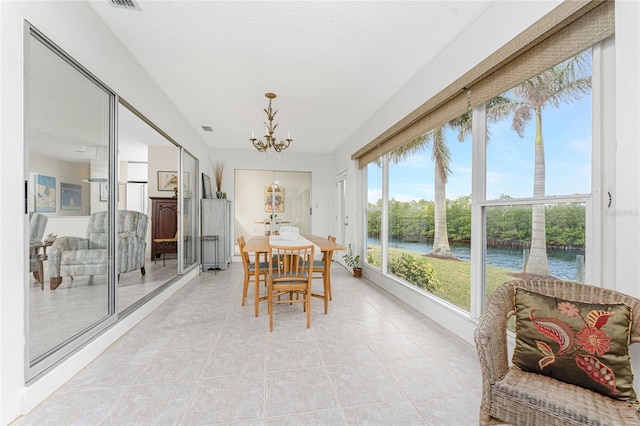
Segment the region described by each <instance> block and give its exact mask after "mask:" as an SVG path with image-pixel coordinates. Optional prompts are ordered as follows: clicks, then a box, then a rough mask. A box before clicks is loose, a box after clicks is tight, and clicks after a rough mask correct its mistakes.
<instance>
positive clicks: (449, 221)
mask: <svg viewBox="0 0 640 426" xmlns="http://www.w3.org/2000/svg"><path fill="white" fill-rule="evenodd" d="M470 134H471V113H466V114H464V115H462V116H460V117H457V118H456V119H454V120H451V121H449V122H447V123H446V124H444V125H443V126H441V127H439V128H437V129H433V130H431V131H429V132H427V133H426V134H425V135H423V136H421V137H419V138H416V139H414V140H413V141H411V142H410V143H408V144H407V145H404V146H402V147H400V148H398V149H396V150H394V151H392V152H391V153H390V154H389V198H388V211H389V215H388V216H389V226H388V229H389V232H388V235H389V243H388V257H387V271H388V272H389V273H390V274H392V275H394V276H396V277H398V278H400V279H402V280H404V281H406V282H408V283H410V284H412V285H415V286H417V287H418V288H421V289H422V290H425V291H427V292H430V293H433V294H435V295H437V296H439V297H441V298H443V299H444V300H447V301H448V302H451V303H453V304H455V305H457V306H459V307H461V308H463V309H465V310H469V307H470V288H471V275H470V268H469V260H470V244H471V138H470Z"/></svg>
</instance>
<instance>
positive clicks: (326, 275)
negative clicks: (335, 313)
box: [322, 256, 331, 314]
mask: <svg viewBox="0 0 640 426" xmlns="http://www.w3.org/2000/svg"><path fill="white" fill-rule="evenodd" d="M328 257H329V256H325V259H327V258H328ZM330 270H331V269H330V264H329V262H328V261H326V260H325V262H324V273H323V274H322V284H323V285H324V298H323V299H324V313H325V314H326V313H327V311H328V309H329V297H331V293H330V292H329V289H330V288H331V287H330V281H329V280H330V278H329V271H330Z"/></svg>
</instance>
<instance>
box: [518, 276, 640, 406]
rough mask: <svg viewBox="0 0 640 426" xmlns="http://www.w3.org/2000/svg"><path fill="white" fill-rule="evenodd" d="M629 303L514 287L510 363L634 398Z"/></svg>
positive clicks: (597, 389) (600, 391) (613, 395)
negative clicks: (582, 299)
mask: <svg viewBox="0 0 640 426" xmlns="http://www.w3.org/2000/svg"><path fill="white" fill-rule="evenodd" d="M630 326H631V309H630V308H629V306H627V305H625V304H624V303H617V304H596V303H584V302H578V301H572V300H564V299H560V298H557V297H551V296H546V295H543V294H540V293H536V292H532V291H528V290H525V289H523V288H517V289H516V347H515V350H514V352H513V364H514V365H516V366H517V367H519V368H520V369H522V370H524V371H529V372H532V373H539V374H543V375H545V376H549V377H553V378H555V379H557V380H562V381H563V382H566V383H571V384H574V385H577V386H581V387H584V388H587V389H591V390H593V391H596V392H599V393H601V394H603V395H607V396H610V397H611V398H615V399H619V400H623V401H628V402H631V403H634V404H637V403H638V401H637V396H636V393H635V391H634V390H633V372H632V371H631V359H630V357H629V333H630V331H629V330H630Z"/></svg>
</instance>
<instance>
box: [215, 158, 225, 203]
mask: <svg viewBox="0 0 640 426" xmlns="http://www.w3.org/2000/svg"><path fill="white" fill-rule="evenodd" d="M223 171H224V162H223V161H216V163H215V164H214V166H213V177H214V179H215V181H216V189H217V191H216V198H226V197H224V196H223V195H224V192H222V172H223Z"/></svg>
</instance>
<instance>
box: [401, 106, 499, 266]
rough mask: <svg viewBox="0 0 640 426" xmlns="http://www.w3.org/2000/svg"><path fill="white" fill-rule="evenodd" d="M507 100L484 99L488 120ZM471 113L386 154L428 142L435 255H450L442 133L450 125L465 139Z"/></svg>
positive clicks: (494, 118)
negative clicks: (486, 100) (430, 148)
mask: <svg viewBox="0 0 640 426" xmlns="http://www.w3.org/2000/svg"><path fill="white" fill-rule="evenodd" d="M508 103H509V100H507V99H505V98H504V97H502V96H496V97H495V98H492V99H490V100H489V101H488V102H487V112H486V114H487V120H488V121H489V122H495V121H498V120H501V119H502V118H504V117H506V116H507V115H508V114H509V110H508V109H505V108H504V106H505V105H506V104H508ZM471 118H472V113H471V111H467V112H465V113H463V114H461V115H459V116H458V117H456V118H454V119H452V120H450V121H448V122H446V123H445V124H444V125H442V126H441V127H438V128H436V129H434V130H432V131H431V132H429V133H427V134H426V135H424V136H421V137H419V138H416V139H414V140H412V141H411V142H409V143H408V144H405V145H403V146H401V147H399V148H397V149H396V150H395V151H393V152H391V153H390V154H389V158H390V160H391V161H393V162H394V163H396V164H397V163H399V162H401V161H402V160H404V159H406V158H407V157H410V156H411V155H413V154H416V153H419V152H421V151H423V150H425V149H427V147H428V146H429V145H431V147H432V150H431V159H432V160H433V162H434V164H435V177H434V178H435V179H434V207H435V214H434V216H435V217H434V227H435V229H434V235H433V248H432V251H431V253H432V254H435V255H438V256H450V255H451V248H450V246H449V237H448V235H447V196H446V184H447V181H448V180H449V176H450V175H451V168H450V167H449V164H450V162H451V151H450V150H449V147H448V146H447V139H446V137H445V130H446V128H447V127H448V128H450V129H452V130H455V131H457V132H458V135H457V139H458V142H461V143H462V142H464V141H465V139H466V137H467V136H468V135H469V134H471V129H472V128H471V123H472V119H471ZM487 140H489V133H488V130H487Z"/></svg>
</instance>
